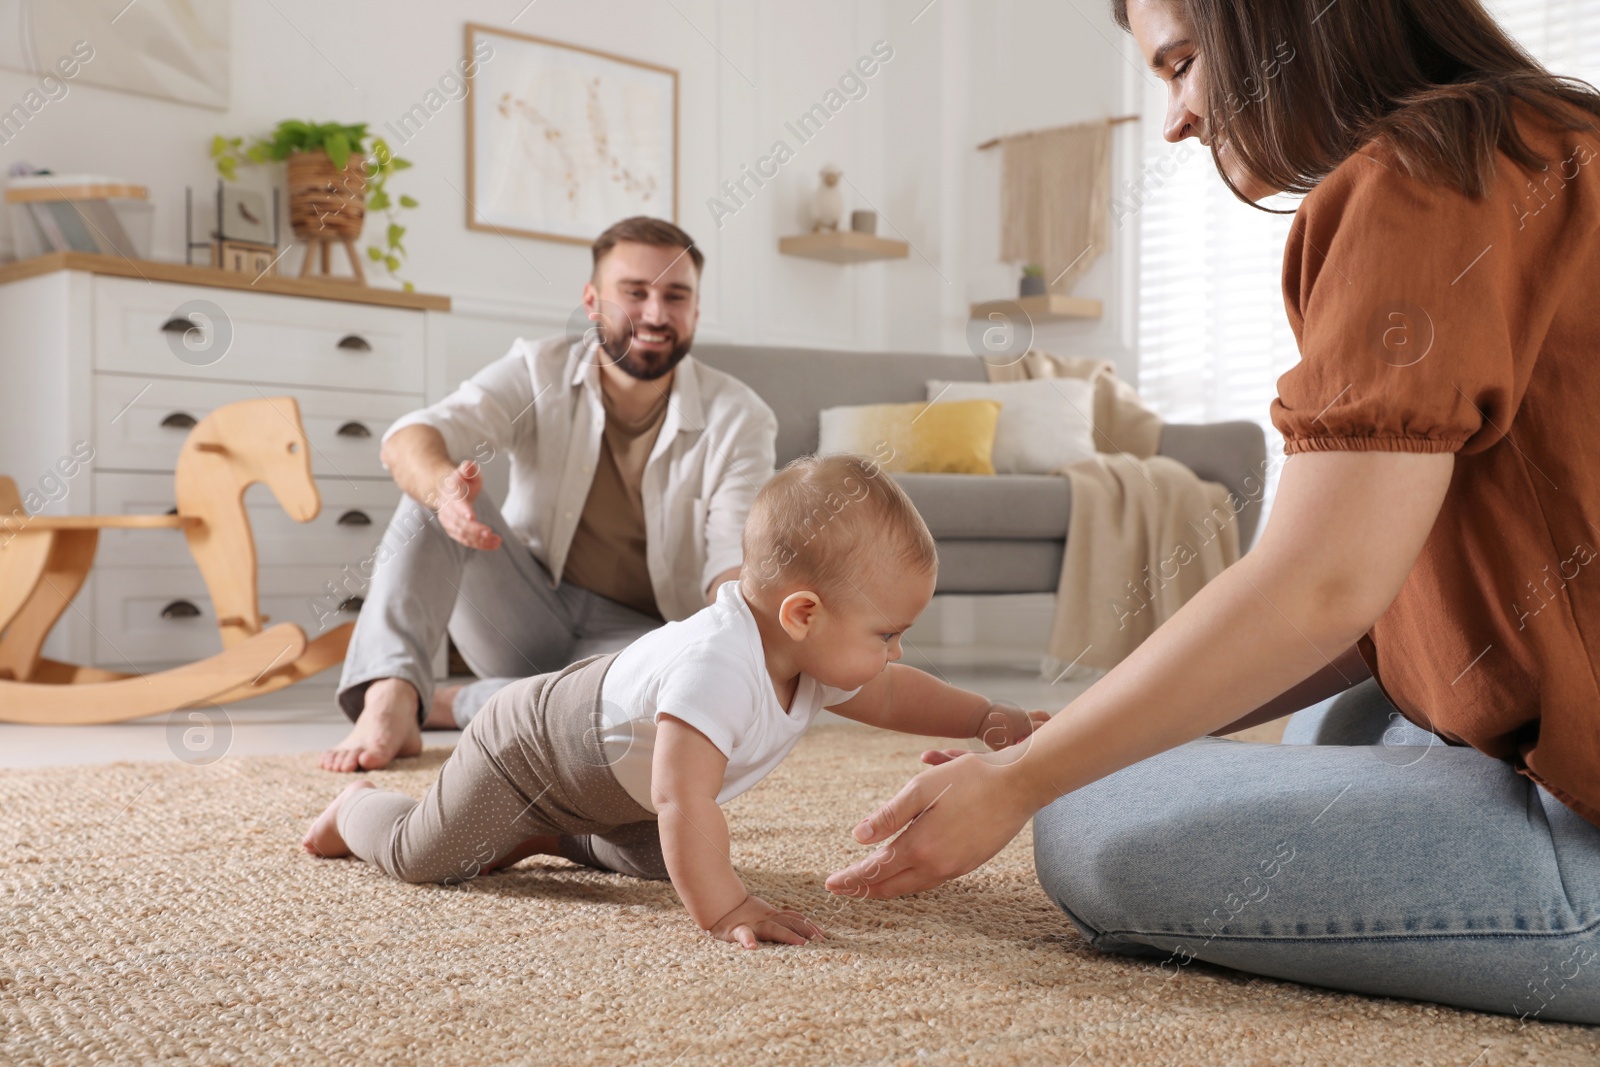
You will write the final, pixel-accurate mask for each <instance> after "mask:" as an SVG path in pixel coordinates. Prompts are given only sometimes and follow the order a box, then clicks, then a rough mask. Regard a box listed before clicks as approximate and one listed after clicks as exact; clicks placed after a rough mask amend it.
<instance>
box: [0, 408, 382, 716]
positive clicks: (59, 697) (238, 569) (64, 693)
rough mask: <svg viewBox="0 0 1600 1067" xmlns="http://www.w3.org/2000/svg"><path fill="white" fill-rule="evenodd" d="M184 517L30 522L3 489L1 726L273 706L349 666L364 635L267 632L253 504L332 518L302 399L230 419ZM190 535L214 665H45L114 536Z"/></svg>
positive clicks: (202, 442)
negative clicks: (316, 473)
mask: <svg viewBox="0 0 1600 1067" xmlns="http://www.w3.org/2000/svg"><path fill="white" fill-rule="evenodd" d="M174 480H175V481H176V483H177V500H178V506H177V509H176V512H175V513H172V514H167V515H110V516H102V515H69V516H47V515H32V516H30V515H26V514H24V513H23V511H22V504H21V500H20V498H19V497H18V495H17V487H16V483H14V482H13V481H12V480H11V479H10V478H5V477H0V720H3V721H7V722H25V723H47V724H68V723H70V724H84V723H106V722H120V721H122V720H124V719H136V718H139V717H140V716H144V715H153V714H157V713H160V712H163V711H174V710H176V709H178V708H185V707H192V706H194V705H196V704H205V703H223V702H226V701H233V700H243V699H246V698H248V697H253V696H260V695H261V694H263V693H270V692H273V691H274V690H278V689H282V688H284V687H285V686H289V685H293V684H294V683H295V682H298V681H300V680H301V679H302V678H306V677H309V676H310V675H313V674H316V673H317V672H318V671H321V670H325V669H326V668H328V667H331V666H333V665H334V664H336V663H338V662H340V661H341V660H343V659H344V653H345V647H346V646H347V645H348V644H349V643H350V631H351V630H352V629H353V628H354V624H353V623H346V624H345V625H343V626H340V627H338V628H337V629H334V630H330V631H329V632H328V633H326V634H323V635H322V636H321V637H319V638H317V639H316V640H315V641H311V642H308V641H307V640H306V635H305V632H304V631H302V630H301V629H300V627H299V626H296V625H294V624H293V623H280V624H279V625H277V626H274V627H272V628H271V629H264V628H263V627H264V625H265V623H266V622H267V617H266V616H264V615H262V614H261V611H260V606H259V601H258V598H257V590H256V547H255V538H254V537H253V536H252V535H251V532H250V519H249V516H248V515H247V514H246V512H245V507H244V491H245V489H246V488H247V487H249V486H250V485H253V484H254V483H256V482H265V483H266V484H267V485H268V486H269V487H270V488H271V489H272V493H273V495H274V496H275V497H277V500H278V503H279V504H281V505H282V506H283V509H284V510H285V511H287V512H288V513H289V515H290V516H291V517H292V518H294V520H295V521H296V522H310V521H311V520H312V519H314V518H316V517H317V512H318V511H320V510H321V509H322V499H321V497H320V496H319V495H318V493H317V485H316V482H315V481H313V480H312V477H311V448H310V442H308V441H307V440H306V434H305V429H304V428H303V426H302V425H301V422H300V406H299V405H298V404H297V403H296V402H295V401H294V400H293V399H292V398H290V397H275V398H271V399H268V398H262V399H259V400H245V401H241V402H239V403H237V404H229V405H227V406H226V407H221V408H218V409H217V410H215V411H213V412H212V413H211V414H210V415H207V416H206V417H205V418H203V419H201V420H200V422H199V424H197V425H196V426H195V428H194V429H193V430H191V431H190V432H189V437H188V440H186V441H185V442H184V445H183V451H182V452H181V453H180V454H179V457H178V469H177V474H176V476H175V479H174ZM107 529H121V530H130V529H139V530H144V529H173V530H182V531H183V534H184V537H185V538H187V539H188V542H189V552H190V554H191V555H193V556H194V560H195V563H196V564H198V565H199V567H200V573H201V576H202V577H203V578H204V579H205V583H206V587H207V589H209V590H210V593H211V603H212V606H213V608H214V609H215V611H216V614H217V626H218V628H219V629H220V630H221V631H222V651H221V652H219V653H217V654H216V655H214V656H209V657H207V658H206V659H203V660H199V661H197V662H194V663H189V664H185V665H184V666H182V667H176V668H173V669H171V670H166V671H160V672H157V673H153V674H122V673H118V672H116V671H107V670H101V669H99V668H96V667H83V666H78V665H77V664H73V663H61V662H58V661H56V660H51V659H45V658H43V657H41V656H40V655H39V651H40V649H41V648H42V647H43V645H44V641H45V638H46V636H48V634H49V633H50V628H51V627H52V626H54V625H55V623H56V620H57V619H59V618H60V617H61V615H62V614H63V613H64V612H65V611H66V610H67V607H68V605H69V604H70V603H71V602H72V598H73V597H74V596H75V595H77V592H78V590H79V588H81V587H82V585H83V581H84V578H85V577H86V576H87V575H88V573H89V567H90V566H91V565H92V564H93V563H94V553H95V544H96V542H97V540H98V539H99V536H100V531H101V530H107Z"/></svg>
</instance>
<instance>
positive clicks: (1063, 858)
mask: <svg viewBox="0 0 1600 1067" xmlns="http://www.w3.org/2000/svg"><path fill="white" fill-rule="evenodd" d="M1143 836H1144V835H1142V834H1139V833H1137V832H1136V831H1135V829H1134V828H1133V827H1132V826H1124V825H1123V822H1122V817H1121V815H1120V814H1119V812H1118V810H1117V805H1116V804H1115V803H1109V802H1108V798H1103V797H1101V796H1096V795H1094V793H1093V792H1092V791H1091V790H1079V791H1078V792H1077V793H1072V794H1069V795H1067V796H1065V797H1062V798H1061V799H1060V800H1057V801H1056V802H1055V803H1054V804H1051V805H1050V806H1049V807H1047V808H1045V809H1043V810H1042V811H1040V812H1039V813H1038V814H1037V815H1035V816H1034V819H1033V862H1034V869H1035V871H1036V873H1037V875H1038V878H1039V885H1040V886H1041V887H1042V888H1043V889H1044V891H1045V893H1046V894H1047V895H1048V896H1049V897H1050V899H1051V900H1052V901H1053V902H1054V903H1055V905H1056V907H1058V908H1060V909H1061V910H1062V912H1063V913H1065V914H1066V916H1067V918H1068V919H1069V920H1071V921H1072V924H1073V925H1074V926H1075V927H1077V929H1078V931H1079V933H1081V934H1082V935H1083V936H1084V937H1085V938H1086V939H1087V940H1088V941H1089V943H1090V944H1092V945H1094V946H1095V947H1097V948H1103V949H1108V950H1111V951H1118V952H1131V953H1132V954H1135V955H1147V954H1155V955H1158V954H1160V952H1159V950H1157V949H1153V948H1150V947H1148V946H1145V945H1143V944H1140V943H1139V942H1136V941H1130V940H1128V938H1127V936H1126V933H1127V932H1128V931H1130V930H1137V929H1140V928H1141V927H1142V926H1143V924H1144V919H1145V918H1146V917H1145V916H1142V915H1140V914H1139V911H1140V901H1139V897H1140V896H1141V893H1140V890H1141V889H1142V888H1147V887H1148V886H1149V885H1150V882H1151V878H1152V870H1151V867H1152V866H1153V865H1156V864H1159V863H1160V862H1161V858H1160V857H1159V856H1158V855H1155V854H1153V853H1154V850H1153V849H1152V847H1151V846H1150V843H1149V842H1148V841H1145V840H1141V838H1142V837H1143Z"/></svg>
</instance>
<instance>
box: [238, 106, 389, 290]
mask: <svg viewBox="0 0 1600 1067" xmlns="http://www.w3.org/2000/svg"><path fill="white" fill-rule="evenodd" d="M211 158H212V160H213V161H214V162H215V163H216V167H217V173H218V174H220V175H222V177H223V178H224V179H226V180H228V181H233V180H235V179H237V178H238V169H239V165H240V164H241V163H267V162H273V161H281V162H284V163H286V164H287V165H288V186H289V226H290V228H291V229H293V230H294V235H295V236H296V237H298V238H300V239H301V240H302V241H305V242H306V260H305V265H304V267H303V268H302V270H301V272H300V274H301V276H302V277H305V276H307V275H309V274H310V272H311V267H312V261H313V256H314V254H315V253H318V252H320V253H321V262H322V272H323V274H327V273H328V251H329V245H330V244H332V243H338V244H342V245H344V247H345V249H346V251H347V252H348V253H349V256H350V264H351V269H352V271H353V272H354V274H355V277H356V279H357V280H364V276H363V274H362V270H361V262H360V259H359V258H358V256H357V254H356V251H355V241H356V239H357V238H359V237H360V236H361V231H362V228H363V224H364V223H365V220H366V213H367V211H368V210H371V211H381V212H384V214H385V220H386V225H385V227H384V232H383V238H382V240H381V241H379V242H376V243H372V244H369V245H368V246H367V258H368V259H369V260H371V261H372V262H373V263H376V264H378V265H380V266H382V267H383V268H384V269H385V270H386V271H388V272H389V275H390V276H391V277H393V278H394V279H395V280H396V281H398V282H400V284H401V286H402V287H403V288H405V289H407V290H409V289H411V288H412V284H411V283H410V282H408V281H405V280H404V279H402V278H400V276H399V272H400V269H401V267H402V266H403V265H404V263H405V257H406V249H405V243H404V238H405V234H406V228H405V226H404V225H403V224H401V222H400V216H399V212H400V210H401V209H409V208H414V207H416V206H417V201H416V200H415V199H413V198H412V197H409V196H392V195H391V194H390V192H389V189H388V182H389V177H390V175H392V174H394V173H395V172H396V171H402V170H405V169H406V168H408V167H410V166H411V163H410V162H409V161H408V160H404V159H401V158H399V157H398V156H396V155H395V154H394V153H393V152H391V151H390V150H389V145H388V144H387V143H386V142H385V141H384V140H383V138H381V137H372V138H371V139H370V145H369V143H368V135H367V126H366V123H364V122H363V123H356V124H355V125H348V124H345V123H339V122H301V121H299V120H298V119H285V120H284V121H282V122H280V123H278V125H277V128H275V129H274V130H273V131H272V133H271V134H270V135H268V136H266V137H255V138H253V139H252V140H251V141H250V143H249V144H248V145H246V144H245V140H244V138H242V137H223V136H221V135H220V134H219V135H217V136H216V137H213V138H212V139H211Z"/></svg>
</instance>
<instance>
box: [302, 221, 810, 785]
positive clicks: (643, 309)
mask: <svg viewBox="0 0 1600 1067" xmlns="http://www.w3.org/2000/svg"><path fill="white" fill-rule="evenodd" d="M593 258H594V268H593V273H592V274H591V276H590V278H589V281H588V282H587V283H586V284H585V285H584V287H583V306H584V308H585V309H586V310H587V314H588V318H589V320H590V321H591V322H593V323H595V324H596V326H595V327H594V328H591V329H590V330H589V331H588V332H587V333H586V335H585V336H584V337H582V338H579V339H578V340H577V341H573V340H572V339H570V338H565V337H556V338H550V339H548V340H545V341H541V342H539V343H537V344H530V343H528V342H526V341H524V340H521V339H519V340H518V341H517V342H516V343H515V344H514V345H512V347H511V351H510V352H509V353H508V354H507V355H506V356H505V357H503V358H502V359H499V360H497V361H495V362H494V363H491V364H490V365H489V366H487V367H485V368H484V369H483V370H481V371H479V372H478V373H477V374H476V375H474V376H473V377H472V378H471V379H470V380H469V381H466V382H463V383H462V385H461V388H459V389H458V390H456V391H455V392H454V393H452V394H451V395H450V396H448V397H446V398H445V399H444V400H442V401H440V402H439V403H437V404H434V405H433V406H431V407H428V408H424V409H422V410H421V411H416V412H413V413H412V414H410V415H407V416H405V417H404V418H402V419H400V420H399V421H398V422H396V423H395V424H394V425H393V426H392V427H390V429H389V431H388V433H386V434H385V435H384V439H383V451H382V456H383V462H384V465H385V466H386V467H388V469H389V472H390V473H391V474H392V475H393V477H394V480H395V482H396V484H398V485H399V486H400V488H401V489H403V490H404V491H405V493H406V497H405V498H403V499H402V501H401V504H400V507H399V508H398V509H397V510H396V512H395V516H394V519H393V521H392V522H391V523H390V525H389V529H388V530H387V531H386V532H385V534H384V545H385V548H386V549H387V551H386V552H384V553H382V554H380V555H379V557H378V559H379V562H378V566H377V567H376V569H375V572H374V574H373V579H372V588H371V589H370V590H369V595H368V596H367V598H366V603H365V605H364V606H363V608H362V611H361V616H360V618H359V620H358V621H357V623H356V630H355V634H354V636H353V637H352V639H351V642H350V650H349V653H348V654H347V656H346V658H345V665H344V675H343V677H342V678H341V679H340V683H339V695H338V700H339V706H340V708H341V709H342V710H343V711H344V713H345V714H346V715H348V716H350V717H351V718H352V719H354V720H355V728H354V729H353V730H351V731H350V735H349V736H348V737H346V738H345V739H344V741H342V742H341V743H340V744H339V745H338V746H336V747H335V748H332V749H330V750H329V751H327V752H324V753H323V754H322V757H321V760H320V763H321V765H322V766H323V767H324V768H326V769H327V770H331V771H347V772H348V771H356V770H373V769H376V768H379V767H385V766H387V765H388V764H389V762H390V761H391V760H393V759H394V758H396V757H397V756H414V755H417V754H418V753H419V752H421V751H422V734H421V728H422V727H424V726H426V727H430V728H432V727H439V728H452V727H457V726H465V725H466V724H467V722H469V721H470V720H471V717H472V716H473V715H474V714H476V712H477V710H478V709H479V708H480V707H482V706H483V703H484V702H485V701H486V700H487V699H488V698H489V696H491V695H492V694H493V693H494V691H495V690H497V689H498V688H500V687H501V686H503V685H504V684H506V683H507V682H508V681H510V680H511V679H512V678H514V677H521V676H525V675H532V674H540V673H543V672H546V671H552V670H557V669H559V668H561V667H563V666H565V665H567V664H568V663H571V662H573V661H575V660H577V659H581V658H583V657H585V656H590V655H595V654H599V653H603V652H611V651H616V650H618V649H620V648H622V647H624V646H625V645H627V644H628V643H629V642H630V641H632V640H633V639H634V638H636V637H638V636H639V635H640V634H642V633H645V632H646V631H648V630H651V629H653V628H655V627H657V626H659V625H661V623H662V621H663V620H674V619H683V618H687V617H688V616H689V615H692V614H693V613H694V612H695V611H697V610H698V609H699V608H701V607H703V606H704V605H705V604H707V603H708V602H710V601H711V600H713V599H714V598H715V596H716V587H717V586H718V585H720V584H722V582H724V581H727V580H729V579H732V578H736V577H738V574H739V564H740V559H741V551H740V545H739V539H740V535H741V532H742V531H743V528H744V521H745V516H746V515H747V514H748V512H749V510H750V504H751V501H752V500H754V498H755V495H756V491H757V490H758V489H760V488H761V486H762V484H763V483H764V482H766V480H767V479H768V478H770V477H771V476H772V469H773V458H774V450H775V442H776V437H777V425H778V424H777V419H776V418H775V417H774V415H773V414H772V409H771V408H769V407H768V406H767V405H766V404H765V403H764V402H763V401H762V400H761V399H760V398H759V397H758V396H756V394H755V392H754V391H753V390H751V389H750V388H749V387H748V386H746V385H744V384H743V383H742V382H739V381H737V380H736V379H734V378H731V377H729V376H728V375H726V374H723V373H721V372H720V371H716V370H713V369H711V368H710V367H707V366H704V365H703V364H701V363H699V362H698V361H697V360H694V359H691V358H688V356H689V348H690V345H691V344H692V343H693V341H694V330H695V325H696V323H697V322H698V321H699V317H700V307H699V282H700V272H701V268H702V266H703V264H704V256H703V255H702V254H701V252H700V250H699V249H698V248H696V247H695V246H694V243H693V241H691V240H690V238H689V235H688V234H686V233H684V232H683V231H682V230H680V229H678V228H677V227H676V226H674V225H672V224H671V223H668V222H664V221H662V220H659V219H652V218H647V217H644V216H638V217H635V218H630V219H624V220H623V221H621V222H619V223H617V224H616V225H614V226H612V227H611V228H610V229H609V230H607V231H606V232H605V233H603V234H601V235H600V236H599V238H597V239H596V240H595V243H594V247H593ZM501 456H509V457H510V460H511V472H510V473H511V483H510V489H509V490H508V492H507V497H506V505H505V512H504V514H503V515H502V513H501V511H500V509H499V508H498V507H497V506H496V505H495V502H494V501H493V500H492V499H491V498H489V497H488V496H484V495H483V494H482V489H483V480H482V472H481V471H480V469H479V467H478V463H477V462H475V459H476V460H487V458H488V457H501ZM469 457H470V458H469ZM447 625H448V629H449V632H450V634H451V636H452V637H453V638H454V639H455V642H456V646H457V648H458V649H459V650H460V651H461V654H462V657H463V658H464V659H465V660H466V661H467V664H468V666H470V667H471V668H472V670H473V672H474V673H475V674H477V675H478V677H479V678H480V679H482V680H481V681H479V682H476V683H473V684H472V685H469V686H467V687H465V688H463V689H460V690H455V691H450V690H442V691H440V692H439V693H438V694H437V695H435V694H434V692H433V672H432V667H431V665H432V660H433V654H434V652H435V650H436V649H437V648H438V647H439V642H440V641H441V640H442V639H443V637H444V634H445V630H446V627H447Z"/></svg>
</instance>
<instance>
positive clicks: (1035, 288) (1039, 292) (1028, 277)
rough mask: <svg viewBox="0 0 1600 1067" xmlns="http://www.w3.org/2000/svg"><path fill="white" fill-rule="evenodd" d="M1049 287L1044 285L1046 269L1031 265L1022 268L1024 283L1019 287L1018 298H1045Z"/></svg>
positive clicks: (1035, 264) (1034, 264)
mask: <svg viewBox="0 0 1600 1067" xmlns="http://www.w3.org/2000/svg"><path fill="white" fill-rule="evenodd" d="M1048 288H1049V286H1047V285H1045V283H1044V268H1043V267H1041V266H1039V264H1037V263H1029V264H1027V265H1026V266H1024V267H1023V268H1022V281H1021V284H1019V285H1018V286H1017V295H1018V296H1043V295H1044V294H1045V290H1046V289H1048Z"/></svg>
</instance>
